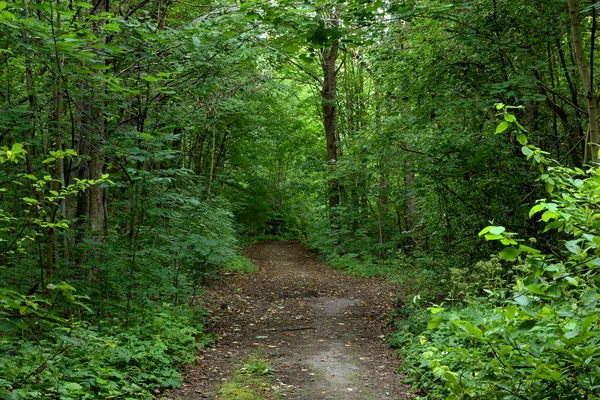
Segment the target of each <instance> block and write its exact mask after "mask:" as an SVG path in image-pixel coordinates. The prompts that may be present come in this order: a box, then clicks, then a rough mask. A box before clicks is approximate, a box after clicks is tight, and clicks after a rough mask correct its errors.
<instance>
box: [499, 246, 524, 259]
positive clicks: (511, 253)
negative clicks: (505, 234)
mask: <svg viewBox="0 0 600 400" xmlns="http://www.w3.org/2000/svg"><path fill="white" fill-rule="evenodd" d="M519 253H520V252H519V250H518V249H516V248H514V247H505V248H504V249H503V250H502V251H501V252H500V253H498V256H499V257H500V259H502V260H505V261H513V260H514V259H516V258H517V257H518V256H519Z"/></svg>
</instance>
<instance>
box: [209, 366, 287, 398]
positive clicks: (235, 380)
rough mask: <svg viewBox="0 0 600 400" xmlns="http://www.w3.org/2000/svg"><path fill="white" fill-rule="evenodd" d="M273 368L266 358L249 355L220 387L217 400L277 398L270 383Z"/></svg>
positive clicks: (277, 394) (277, 395) (276, 393)
mask: <svg viewBox="0 0 600 400" xmlns="http://www.w3.org/2000/svg"><path fill="white" fill-rule="evenodd" d="M272 374H273V368H272V367H271V364H270V362H269V361H268V360H266V359H264V358H259V357H251V358H249V359H248V360H246V361H245V362H244V364H243V365H242V367H241V368H240V369H238V370H237V371H236V372H235V374H233V377H232V378H231V380H230V381H229V382H226V383H225V384H223V386H222V387H221V390H220V391H219V394H218V395H217V399H219V400H234V399H236V400H258V399H279V398H280V396H279V393H278V392H277V391H276V390H275V389H274V388H273V387H272V385H271V375H272Z"/></svg>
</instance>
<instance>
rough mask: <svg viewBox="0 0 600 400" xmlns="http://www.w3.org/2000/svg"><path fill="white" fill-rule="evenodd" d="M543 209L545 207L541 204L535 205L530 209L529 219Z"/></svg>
mask: <svg viewBox="0 0 600 400" xmlns="http://www.w3.org/2000/svg"><path fill="white" fill-rule="evenodd" d="M543 209H545V207H544V206H543V205H542V204H537V205H535V206H533V207H531V210H529V218H531V217H533V216H534V215H535V214H537V213H538V212H540V211H542V210H543Z"/></svg>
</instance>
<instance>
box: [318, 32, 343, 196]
mask: <svg viewBox="0 0 600 400" xmlns="http://www.w3.org/2000/svg"><path fill="white" fill-rule="evenodd" d="M338 48H339V43H338V41H337V40H335V41H334V42H333V43H332V44H331V47H328V48H327V47H323V48H322V49H321V68H322V70H323V86H322V88H321V107H322V111H323V126H324V128H325V139H326V142H327V162H328V164H329V174H330V177H329V181H328V184H329V206H330V207H331V208H335V207H337V206H338V205H339V204H340V188H339V182H338V180H337V178H335V177H334V175H333V174H334V172H335V164H336V162H337V157H338V143H337V134H336V125H337V105H336V90H337V66H336V61H337V57H338Z"/></svg>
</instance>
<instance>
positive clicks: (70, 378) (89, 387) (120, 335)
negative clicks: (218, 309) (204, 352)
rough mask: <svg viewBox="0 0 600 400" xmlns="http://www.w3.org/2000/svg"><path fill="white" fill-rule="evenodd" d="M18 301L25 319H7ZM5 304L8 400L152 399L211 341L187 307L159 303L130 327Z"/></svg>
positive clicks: (12, 296)
mask: <svg viewBox="0 0 600 400" xmlns="http://www.w3.org/2000/svg"><path fill="white" fill-rule="evenodd" d="M63 287H65V288H66V287H67V286H63ZM15 302H18V304H19V307H20V311H19V312H20V315H21V316H22V318H21V320H20V321H16V318H8V316H9V315H13V314H14V312H15V310H14V305H15V304H16V303H15ZM0 306H2V307H0V314H1V315H0V317H4V318H0V320H3V321H5V322H4V323H3V325H2V331H1V332H0V351H1V352H2V354H3V357H2V358H1V359H0V398H1V399H10V400H13V399H26V398H27V399H28V398H39V399H51V398H60V399H61V400H69V399H99V398H104V399H107V398H127V399H149V398H152V397H154V396H155V395H156V394H157V393H159V392H160V391H161V390H164V389H168V388H176V387H179V386H180V385H181V374H180V372H179V366H180V365H181V364H183V363H189V362H192V361H194V354H195V350H196V349H197V348H199V347H202V346H204V345H206V344H207V343H208V342H209V341H210V338H209V337H208V336H206V335H205V334H203V332H202V329H203V325H202V323H203V318H202V314H200V313H198V312H195V311H194V310H191V309H189V308H187V307H183V306H181V307H175V306H171V305H168V304H163V305H156V306H155V307H154V308H153V309H152V310H149V311H148V313H147V314H146V315H145V318H143V322H141V321H140V323H139V324H137V325H135V326H129V327H128V328H125V327H124V326H122V325H120V324H118V322H117V321H111V320H100V321H97V322H85V321H81V320H77V319H75V318H69V319H67V318H64V317H63V316H61V313H58V314H54V313H53V312H52V310H51V308H44V307H43V306H44V304H43V302H42V301H38V300H36V299H35V298H33V297H32V296H22V295H18V294H16V293H14V292H9V291H7V290H4V291H3V293H2V294H1V296H0ZM53 314H54V315H53ZM8 322H13V324H12V325H11V324H8Z"/></svg>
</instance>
